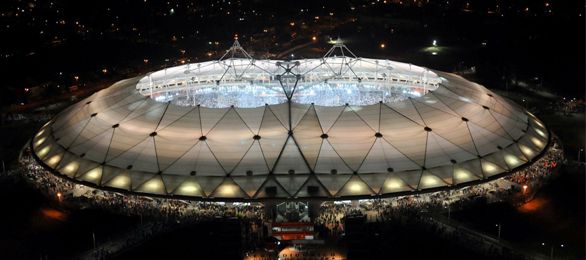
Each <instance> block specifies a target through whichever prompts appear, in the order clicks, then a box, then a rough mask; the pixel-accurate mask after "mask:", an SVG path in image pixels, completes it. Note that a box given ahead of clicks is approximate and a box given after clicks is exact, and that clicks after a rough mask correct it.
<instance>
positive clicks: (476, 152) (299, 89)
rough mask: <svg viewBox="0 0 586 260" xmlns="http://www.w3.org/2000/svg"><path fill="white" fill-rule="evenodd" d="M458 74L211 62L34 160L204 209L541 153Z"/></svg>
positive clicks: (456, 173)
mask: <svg viewBox="0 0 586 260" xmlns="http://www.w3.org/2000/svg"><path fill="white" fill-rule="evenodd" d="M549 139H550V134H549V131H548V130H547V129H546V127H545V126H544V124H543V123H542V122H541V121H540V120H539V119H537V118H536V117H535V116H533V115H532V114H530V113H529V112H527V111H525V110H524V109H523V108H522V107H519V106H518V105H516V104H514V103H513V102H511V101H509V100H506V99H504V98H502V97H500V96H499V95H497V94H495V93H494V92H492V91H490V90H488V89H486V88H484V87H483V86H481V85H478V84H476V83H473V82H470V81H467V80H465V79H463V78H462V77H460V76H457V75H454V74H451V73H445V72H439V71H434V70H429V69H426V68H422V67H418V66H415V65H411V64H406V63H400V62H394V61H389V60H377V59H368V58H359V57H356V56H355V55H354V54H353V53H352V52H351V51H350V50H348V49H347V48H346V47H345V46H344V45H343V44H340V43H337V44H335V45H334V46H333V47H332V49H330V50H329V51H328V52H327V53H326V55H324V56H323V57H322V58H318V59H301V60H256V59H253V58H252V57H251V56H250V55H248V53H247V52H246V51H244V49H243V48H242V47H241V46H240V45H239V44H238V42H237V41H236V42H235V44H234V45H233V46H232V48H230V50H228V51H227V52H226V55H224V56H223V57H222V58H221V59H219V60H215V61H208V62H202V63H195V64H187V65H181V66H176V67H171V68H167V69H164V70H161V71H156V72H152V73H149V74H147V75H144V76H140V77H136V78H131V79H126V80H122V81H120V82H117V83H115V84H114V85H112V86H110V87H108V88H106V89H103V90H101V91H98V92H96V93H94V94H93V95H91V96H90V97H88V98H86V99H84V100H82V101H80V102H78V103H76V104H74V105H72V106H70V107H69V108H67V109H65V110H64V111H62V112H61V113H59V114H58V115H57V116H55V117H54V118H53V119H52V120H50V121H49V122H48V123H46V124H45V125H44V126H43V127H42V128H40V129H39V130H38V132H37V133H36V135H35V137H34V138H33V140H32V141H31V148H32V151H33V154H34V156H35V158H36V159H37V160H38V162H39V163H40V164H42V165H43V166H45V167H46V168H47V169H49V170H50V171H52V172H53V173H55V174H58V175H61V176H63V177H64V178H67V179H69V180H71V181H75V182H80V183H83V184H86V185H89V186H93V187H97V188H100V189H112V190H116V191H121V192H132V193H138V194H144V195H154V196H169V197H180V198H189V199H202V200H207V199H211V200H239V201H252V200H263V199H309V198H320V199H353V198H366V197H368V198H370V197H372V196H381V197H384V196H395V195H401V194H411V193H414V192H427V191H436V190H440V189H450V188H453V187H460V186H465V185H473V184H475V183H479V182H483V181H488V180H490V179H494V178H497V177H499V176H503V175H506V174H508V173H511V172H513V171H515V170H516V169H519V168H522V167H524V166H526V165H529V164H531V163H532V162H533V161H534V160H536V159H537V157H538V156H540V154H542V152H543V151H544V150H545V148H546V147H547V146H548V144H549Z"/></svg>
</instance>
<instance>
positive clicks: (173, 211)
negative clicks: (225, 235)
mask: <svg viewBox="0 0 586 260" xmlns="http://www.w3.org/2000/svg"><path fill="white" fill-rule="evenodd" d="M19 163H20V167H18V169H15V170H12V171H11V172H10V174H21V175H22V176H24V177H25V179H26V180H27V181H28V182H29V183H31V184H32V185H33V186H34V187H35V188H36V189H38V190H39V191H41V192H42V193H43V194H45V195H46V196H48V197H52V198H56V199H57V200H59V201H60V202H61V203H64V204H70V205H75V206H79V207H93V208H100V209H104V210H108V211H114V212H117V213H121V214H126V215H130V216H155V217H163V218H174V219H179V220H181V219H184V220H190V221H203V220H213V219H216V218H240V219H246V220H262V219H264V206H263V205H262V204H260V203H221V202H202V201H188V200H178V199H167V198H159V197H146V196H138V195H131V194H123V193H118V192H113V191H106V190H99V189H94V188H91V187H88V186H85V185H82V184H77V183H74V182H71V181H69V180H66V179H65V178H61V177H59V176H56V175H54V174H52V173H50V172H49V171H47V170H46V169H45V168H43V167H42V166H41V165H39V164H38V163H37V162H36V160H35V159H34V158H33V157H32V155H31V154H30V150H28V148H27V149H25V151H24V152H23V155H22V156H21V159H20V160H19Z"/></svg>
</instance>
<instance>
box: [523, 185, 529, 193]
mask: <svg viewBox="0 0 586 260" xmlns="http://www.w3.org/2000/svg"><path fill="white" fill-rule="evenodd" d="M527 188H528V186H527V184H525V185H523V194H525V193H527Z"/></svg>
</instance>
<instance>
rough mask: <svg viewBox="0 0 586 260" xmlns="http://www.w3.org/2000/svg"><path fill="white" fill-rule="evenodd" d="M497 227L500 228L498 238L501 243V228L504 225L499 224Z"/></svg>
mask: <svg viewBox="0 0 586 260" xmlns="http://www.w3.org/2000/svg"><path fill="white" fill-rule="evenodd" d="M495 226H496V227H497V228H498V232H497V237H498V240H499V241H500V240H501V227H502V225H501V223H498V224H496V225H495Z"/></svg>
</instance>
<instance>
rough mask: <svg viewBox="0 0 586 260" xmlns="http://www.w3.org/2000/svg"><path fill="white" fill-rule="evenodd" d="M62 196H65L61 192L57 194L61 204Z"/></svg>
mask: <svg viewBox="0 0 586 260" xmlns="http://www.w3.org/2000/svg"><path fill="white" fill-rule="evenodd" d="M61 196H63V195H62V194H61V192H57V199H59V202H61Z"/></svg>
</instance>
